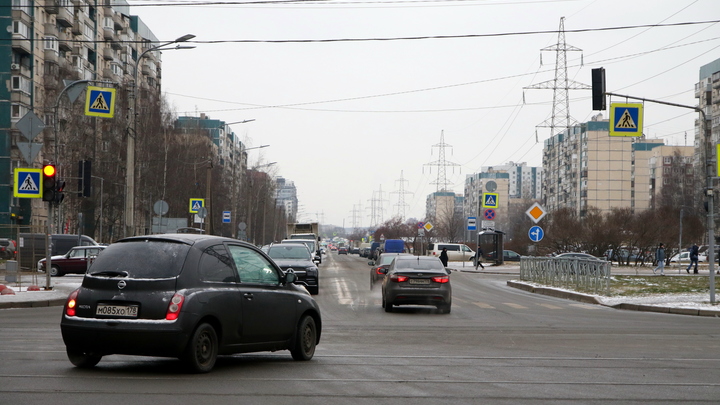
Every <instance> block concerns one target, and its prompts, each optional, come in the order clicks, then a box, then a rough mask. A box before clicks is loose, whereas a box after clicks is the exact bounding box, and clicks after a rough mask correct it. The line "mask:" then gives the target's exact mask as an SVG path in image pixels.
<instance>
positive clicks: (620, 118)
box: [610, 103, 643, 136]
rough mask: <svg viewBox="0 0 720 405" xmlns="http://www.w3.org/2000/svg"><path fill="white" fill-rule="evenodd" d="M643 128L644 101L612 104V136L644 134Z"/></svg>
mask: <svg viewBox="0 0 720 405" xmlns="http://www.w3.org/2000/svg"><path fill="white" fill-rule="evenodd" d="M642 130H643V104H642V103H611V104H610V136H642Z"/></svg>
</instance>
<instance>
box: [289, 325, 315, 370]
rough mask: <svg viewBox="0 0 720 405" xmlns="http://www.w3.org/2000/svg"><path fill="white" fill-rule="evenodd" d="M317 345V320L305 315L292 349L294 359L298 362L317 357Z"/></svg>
mask: <svg viewBox="0 0 720 405" xmlns="http://www.w3.org/2000/svg"><path fill="white" fill-rule="evenodd" d="M316 344H317V327H316V325H315V319H313V317H312V316H310V315H305V316H303V317H302V319H301V320H300V323H299V324H298V327H297V332H296V335H295V344H294V345H293V348H292V349H290V354H292V358H293V359H294V360H298V361H308V360H310V359H312V358H313V356H314V355H315V345H316Z"/></svg>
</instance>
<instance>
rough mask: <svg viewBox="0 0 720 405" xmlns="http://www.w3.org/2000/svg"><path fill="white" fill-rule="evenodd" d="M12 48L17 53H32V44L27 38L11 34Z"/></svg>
mask: <svg viewBox="0 0 720 405" xmlns="http://www.w3.org/2000/svg"><path fill="white" fill-rule="evenodd" d="M12 49H14V50H15V51H16V52H18V53H21V54H27V55H30V54H31V53H32V44H31V43H30V40H29V39H27V38H23V37H22V36H20V35H18V34H13V37H12Z"/></svg>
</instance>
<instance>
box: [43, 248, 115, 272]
mask: <svg viewBox="0 0 720 405" xmlns="http://www.w3.org/2000/svg"><path fill="white" fill-rule="evenodd" d="M105 248H106V246H100V245H98V246H75V247H74V248H72V249H70V251H69V252H67V253H65V254H64V255H57V256H51V257H50V275H51V276H53V277H62V276H64V275H66V274H83V273H85V272H86V271H87V269H88V265H89V264H91V263H92V262H93V260H94V259H95V258H96V257H97V256H98V255H99V254H100V252H102V251H103V249H105ZM45 261H46V259H40V260H39V261H38V264H37V268H38V271H42V272H44V271H45Z"/></svg>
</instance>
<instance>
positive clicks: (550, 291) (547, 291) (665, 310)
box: [507, 281, 720, 317]
mask: <svg viewBox="0 0 720 405" xmlns="http://www.w3.org/2000/svg"><path fill="white" fill-rule="evenodd" d="M507 285H508V286H509V287H513V288H517V289H519V290H523V291H527V292H530V293H534V294H543V295H548V296H551V297H556V298H564V299H570V300H574V301H580V302H584V303H586V304H596V305H602V306H605V307H608V308H615V309H624V310H629V311H643V312H657V313H662V314H676V315H694V316H712V317H720V310H714V309H699V308H673V307H661V306H655V305H645V304H629V303H620V304H615V305H606V304H604V303H603V302H602V301H601V300H599V299H598V298H597V297H596V296H594V295H588V294H582V293H577V292H572V291H565V290H557V289H554V288H548V287H535V286H532V285H530V284H525V283H519V282H517V281H508V282H507Z"/></svg>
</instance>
